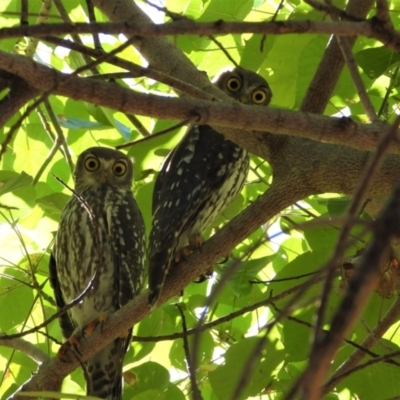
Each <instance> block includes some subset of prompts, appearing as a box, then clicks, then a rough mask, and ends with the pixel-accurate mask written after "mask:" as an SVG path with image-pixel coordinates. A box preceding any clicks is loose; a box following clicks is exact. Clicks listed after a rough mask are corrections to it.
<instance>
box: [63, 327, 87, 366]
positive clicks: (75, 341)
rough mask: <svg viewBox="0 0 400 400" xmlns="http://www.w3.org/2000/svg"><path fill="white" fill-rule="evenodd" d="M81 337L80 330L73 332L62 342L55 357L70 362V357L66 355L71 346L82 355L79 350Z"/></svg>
mask: <svg viewBox="0 0 400 400" xmlns="http://www.w3.org/2000/svg"><path fill="white" fill-rule="evenodd" d="M81 338H82V335H81V333H80V332H76V333H74V334H73V335H72V336H71V337H70V338H69V339H68V340H67V341H66V342H64V343H63V344H62V345H61V346H60V348H59V349H58V352H57V358H58V359H59V360H60V361H61V362H65V363H66V362H70V361H71V359H70V357H69V356H68V353H69V352H70V350H71V348H72V349H74V351H75V352H76V353H77V354H78V355H79V356H82V353H81V352H80V350H79V347H80V343H79V341H80V339H81Z"/></svg>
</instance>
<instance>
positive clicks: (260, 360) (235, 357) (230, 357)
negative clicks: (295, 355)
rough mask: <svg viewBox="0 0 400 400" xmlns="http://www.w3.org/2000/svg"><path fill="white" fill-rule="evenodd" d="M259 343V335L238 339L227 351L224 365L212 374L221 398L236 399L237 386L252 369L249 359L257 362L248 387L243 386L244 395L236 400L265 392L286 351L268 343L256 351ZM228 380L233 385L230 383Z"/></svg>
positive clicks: (211, 376) (249, 377)
mask: <svg viewBox="0 0 400 400" xmlns="http://www.w3.org/2000/svg"><path fill="white" fill-rule="evenodd" d="M259 342H260V338H258V337H251V338H246V339H242V340H240V341H238V342H236V343H235V344H233V345H232V346H230V347H229V349H228V350H227V351H226V353H225V363H224V365H221V366H219V367H218V368H217V369H216V370H215V371H211V372H210V373H209V380H210V383H211V386H212V388H213V390H214V392H215V393H216V395H217V396H218V398H219V399H232V398H233V394H234V389H235V388H236V385H237V384H238V383H239V382H240V378H241V376H242V374H244V373H245V372H248V368H250V366H249V365H247V364H246V363H247V362H248V360H249V359H251V360H252V363H255V364H251V365H252V367H253V368H252V369H251V374H250V376H248V379H247V381H245V386H244V387H242V388H241V389H242V391H241V395H240V396H238V397H234V398H235V400H240V399H246V398H248V397H249V396H258V395H261V393H262V391H263V389H264V388H266V387H268V385H269V384H270V382H271V381H272V372H273V371H274V369H275V368H276V367H277V366H278V365H279V363H281V362H282V360H281V355H282V350H277V349H276V348H275V343H267V345H266V346H263V348H262V350H261V351H260V350H258V351H256V352H254V350H255V348H256V346H257V345H258V344H259ZM228 382H230V383H232V384H227V383H228Z"/></svg>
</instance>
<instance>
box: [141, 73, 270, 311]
mask: <svg viewBox="0 0 400 400" xmlns="http://www.w3.org/2000/svg"><path fill="white" fill-rule="evenodd" d="M214 84H215V85H217V86H218V87H219V88H220V89H221V90H223V91H224V92H225V93H227V94H228V95H229V96H231V97H233V98H234V99H235V100H239V101H240V102H242V103H245V104H254V105H262V106H267V105H268V104H269V102H270V101H271V97H272V92H271V89H270V88H269V85H268V83H267V82H266V81H265V79H264V78H262V77H261V76H260V75H258V74H256V73H255V72H252V71H248V70H244V69H241V68H235V69H233V70H231V71H225V72H223V73H221V74H220V75H219V76H218V77H217V78H216V80H215V81H214ZM248 170H249V154H248V153H247V151H246V150H244V149H243V148H241V147H239V146H238V145H236V144H235V143H233V142H231V141H230V140H228V139H226V138H225V137H224V136H223V135H221V134H219V133H218V132H216V131H215V130H214V129H213V128H211V127H210V126H208V125H196V126H193V127H190V128H189V129H188V132H187V133H186V135H185V136H184V138H183V140H182V141H181V143H180V144H179V145H178V146H177V147H176V148H175V149H174V150H173V151H172V152H171V153H170V154H169V155H168V156H167V158H166V160H165V162H164V164H163V166H162V168H161V171H160V173H159V174H158V176H157V179H156V183H155V187H154V194H153V225H152V230H151V234H150V248H149V258H150V260H149V291H150V293H149V304H150V305H151V306H153V305H154V304H155V302H156V301H157V299H158V296H159V294H160V290H161V288H162V286H163V284H164V281H165V277H166V275H167V273H168V270H169V268H170V267H171V265H172V264H173V262H174V258H175V259H179V253H180V252H182V251H183V249H184V248H186V247H189V248H191V249H193V248H196V247H198V246H199V245H201V243H202V240H203V239H202V234H203V232H204V231H205V229H206V228H207V227H208V226H209V225H210V224H211V223H212V222H213V221H214V220H215V219H216V217H217V216H218V215H220V214H221V213H222V212H223V211H224V210H225V209H226V207H227V206H228V204H229V203H230V202H231V201H232V200H233V199H234V198H235V196H236V195H237V194H238V193H239V192H240V191H241V189H242V187H243V184H244V182H245V180H246V177H247V173H248Z"/></svg>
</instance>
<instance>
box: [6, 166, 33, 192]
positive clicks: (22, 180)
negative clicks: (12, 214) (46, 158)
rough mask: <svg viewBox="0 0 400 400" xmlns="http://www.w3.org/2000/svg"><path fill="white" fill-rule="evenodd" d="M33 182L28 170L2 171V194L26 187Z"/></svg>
mask: <svg viewBox="0 0 400 400" xmlns="http://www.w3.org/2000/svg"><path fill="white" fill-rule="evenodd" d="M31 183H32V177H31V176H30V175H28V174H27V173H26V172H23V171H22V172H21V173H20V174H18V173H16V172H13V171H0V196H2V195H3V194H5V193H9V192H13V191H15V190H18V189H21V188H24V187H26V186H28V185H30V184H31Z"/></svg>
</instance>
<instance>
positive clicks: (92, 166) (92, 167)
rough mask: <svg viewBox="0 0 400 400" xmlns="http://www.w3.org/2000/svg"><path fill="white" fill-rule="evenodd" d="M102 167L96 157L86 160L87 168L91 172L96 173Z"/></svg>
mask: <svg viewBox="0 0 400 400" xmlns="http://www.w3.org/2000/svg"><path fill="white" fill-rule="evenodd" d="M99 167H100V161H99V160H98V159H97V158H96V157H88V158H87V159H86V160H85V168H86V169H87V170H88V171H90V172H93V171H96V170H97V169H99Z"/></svg>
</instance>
